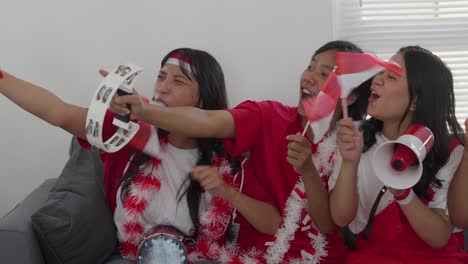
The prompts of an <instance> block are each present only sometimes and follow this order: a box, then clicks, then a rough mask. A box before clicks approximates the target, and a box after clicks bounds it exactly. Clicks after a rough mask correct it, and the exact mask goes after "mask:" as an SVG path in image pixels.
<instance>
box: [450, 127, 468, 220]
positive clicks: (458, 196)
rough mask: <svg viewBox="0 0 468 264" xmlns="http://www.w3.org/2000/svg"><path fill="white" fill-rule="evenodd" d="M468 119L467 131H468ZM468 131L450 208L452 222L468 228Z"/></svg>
mask: <svg viewBox="0 0 468 264" xmlns="http://www.w3.org/2000/svg"><path fill="white" fill-rule="evenodd" d="M467 129H468V119H466V120H465V131H467V132H468V130H467ZM467 143H468V133H465V148H464V151H463V157H462V160H461V162H460V164H459V165H458V169H457V171H456V172H455V175H454V176H453V179H452V182H451V183H450V189H449V193H448V208H449V213H450V217H451V220H452V223H453V224H454V225H455V226H457V227H460V228H468V203H467V201H468V192H467V190H466V188H467V187H468V144H467Z"/></svg>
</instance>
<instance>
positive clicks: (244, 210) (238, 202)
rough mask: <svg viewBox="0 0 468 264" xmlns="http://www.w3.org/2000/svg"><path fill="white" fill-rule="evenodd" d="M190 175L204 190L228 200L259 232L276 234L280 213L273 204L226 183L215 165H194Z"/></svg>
mask: <svg viewBox="0 0 468 264" xmlns="http://www.w3.org/2000/svg"><path fill="white" fill-rule="evenodd" d="M192 175H193V177H194V179H195V180H197V181H198V182H199V183H200V186H201V187H202V188H203V189H204V190H205V191H207V192H209V193H211V194H213V195H217V196H220V197H221V198H223V199H225V200H227V201H228V202H230V203H231V204H232V206H233V207H234V208H236V209H237V210H238V211H239V212H240V213H241V214H242V215H243V216H244V217H245V219H247V221H248V222H249V223H250V224H251V225H252V226H253V227H254V228H255V229H257V230H258V231H259V232H262V233H264V234H268V235H275V234H276V232H277V231H278V228H279V225H280V223H281V215H280V213H279V211H278V209H276V208H275V207H274V206H272V205H270V204H268V203H265V202H262V201H259V200H256V199H253V198H251V197H249V196H247V195H245V194H243V193H241V192H239V191H238V190H236V189H234V188H233V187H231V186H229V185H227V184H226V183H225V182H224V180H223V178H222V176H221V175H220V174H219V171H218V168H217V167H212V166H196V167H195V168H194V169H193V171H192Z"/></svg>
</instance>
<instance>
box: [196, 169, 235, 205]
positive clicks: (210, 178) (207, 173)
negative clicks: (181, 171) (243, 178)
mask: <svg viewBox="0 0 468 264" xmlns="http://www.w3.org/2000/svg"><path fill="white" fill-rule="evenodd" d="M192 177H193V179H194V180H196V181H198V183H200V186H201V187H202V188H203V189H204V190H205V191H206V192H209V193H211V194H212V195H215V196H220V197H221V198H226V197H227V195H228V194H229V193H228V192H229V191H230V189H231V187H230V186H229V185H227V184H226V182H224V179H223V176H222V175H221V174H220V173H219V168H218V167H214V166H208V165H200V166H195V167H194V168H193V169H192Z"/></svg>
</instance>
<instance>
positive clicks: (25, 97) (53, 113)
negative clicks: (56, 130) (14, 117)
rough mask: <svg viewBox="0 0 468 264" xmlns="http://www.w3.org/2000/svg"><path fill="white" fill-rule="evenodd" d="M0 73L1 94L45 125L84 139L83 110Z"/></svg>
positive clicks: (84, 121) (84, 111)
mask: <svg viewBox="0 0 468 264" xmlns="http://www.w3.org/2000/svg"><path fill="white" fill-rule="evenodd" d="M2 73H3V75H4V77H3V78H2V79H0V93H1V94H3V95H4V96H6V97H7V98H8V99H10V100H11V101H12V102H13V103H15V104H17V105H18V106H19V107H21V108H23V109H24V110H26V111H28V112H30V113H31V114H33V115H35V116H37V117H39V118H41V119H42V120H44V121H46V122H47V123H49V124H51V125H53V126H57V127H60V128H62V129H64V130H66V131H68V132H70V133H71V134H73V135H75V136H77V137H80V138H83V139H86V130H85V126H86V114H87V110H86V109H85V108H82V107H79V106H75V105H71V104H68V103H66V102H64V101H62V100H61V99H60V98H58V97H57V96H56V95H54V94H53V93H51V92H49V91H47V90H46V89H44V88H42V87H39V86H37V85H34V84H32V83H29V82H26V81H23V80H20V79H18V78H16V77H15V76H13V75H10V74H8V73H6V72H4V71H2Z"/></svg>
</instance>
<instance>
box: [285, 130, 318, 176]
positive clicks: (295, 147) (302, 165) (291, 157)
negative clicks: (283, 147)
mask: <svg viewBox="0 0 468 264" xmlns="http://www.w3.org/2000/svg"><path fill="white" fill-rule="evenodd" d="M286 139H287V140H289V144H288V156H287V157H286V159H287V160H288V162H289V164H291V165H292V166H293V167H294V170H295V171H296V172H297V173H299V174H300V175H302V176H304V175H307V174H308V173H309V172H310V171H311V170H312V169H313V166H314V164H313V162H312V150H311V145H310V142H309V141H308V140H307V139H306V138H305V137H304V136H302V135H301V134H299V133H298V134H296V135H289V136H287V137H286Z"/></svg>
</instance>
